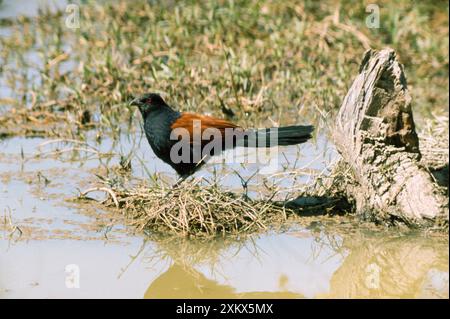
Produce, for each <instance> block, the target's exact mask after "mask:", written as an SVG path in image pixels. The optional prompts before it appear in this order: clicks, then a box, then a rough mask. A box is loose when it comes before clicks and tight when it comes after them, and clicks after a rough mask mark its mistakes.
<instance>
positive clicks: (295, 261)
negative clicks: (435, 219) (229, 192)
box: [144, 230, 449, 298]
mask: <svg viewBox="0 0 450 319" xmlns="http://www.w3.org/2000/svg"><path fill="white" fill-rule="evenodd" d="M355 233H356V234H355ZM336 236H337V237H340V238H341V239H340V240H339V239H336V238H335V237H336ZM289 237H292V238H294V239H293V240H294V243H295V245H292V238H291V239H289ZM276 238H277V239H276V240H273V241H272V242H271V240H270V237H268V236H261V237H260V238H258V239H257V240H256V241H255V242H252V245H251V247H252V248H251V249H255V250H254V251H253V252H252V253H251V254H247V253H246V251H248V247H246V244H245V243H244V244H242V243H241V244H240V245H239V246H238V248H237V247H236V245H235V244H231V243H230V244H229V246H227V245H226V244H224V243H222V246H221V247H220V244H217V243H216V244H213V241H212V242H209V243H207V244H205V243H202V244H200V243H193V242H191V243H189V242H188V241H183V243H180V242H178V243H172V244H173V245H167V243H166V244H163V245H160V246H158V247H159V248H158V250H159V252H160V255H159V256H160V257H161V256H162V255H164V252H165V254H166V257H167V258H170V259H171V260H172V261H173V260H175V262H173V263H172V265H171V266H170V267H169V268H168V269H167V270H166V271H165V272H163V273H162V274H161V275H160V276H159V277H158V278H156V279H155V280H153V281H152V282H151V283H150V285H149V287H148V289H147V291H146V292H145V295H144V297H145V298H303V297H318V298H424V297H425V298H448V295H449V293H448V271H449V270H448V241H447V240H446V239H441V238H436V237H435V238H426V237H423V234H422V235H420V234H417V235H415V236H411V235H406V236H402V237H393V234H391V235H389V234H386V233H384V234H382V235H381V236H380V235H376V234H367V233H366V234H362V233H360V232H359V231H357V230H356V231H354V234H352V235H351V236H349V235H347V234H344V235H342V234H340V235H335V236H330V235H326V234H324V233H323V232H322V233H320V234H317V237H311V234H310V236H309V237H308V236H305V235H303V236H300V237H299V236H298V235H297V233H295V237H293V236H288V235H286V236H285V235H278V236H277V237H276ZM268 239H269V240H268ZM311 239H312V241H311ZM305 242H308V245H310V246H309V249H308V250H307V251H306V252H305V248H306V247H308V245H307V246H305V245H304V243H305ZM255 243H256V245H255ZM336 243H340V245H336ZM175 247H178V249H174V248H175ZM164 249H165V251H164V252H163V250H164ZM330 249H335V250H336V253H337V255H334V256H333V255H332V254H330V251H329V250H330ZM280 250H281V254H279V253H280ZM343 251H345V253H343ZM229 253H231V255H232V256H234V257H233V262H232V264H233V267H229V263H230V259H229V255H228V254H229ZM305 253H306V254H309V258H304V257H305ZM287 254H289V256H288V255H287ZM152 255H153V256H154V251H153V252H152ZM227 256H228V257H227ZM336 256H339V257H342V258H338V259H336V258H335V257H336ZM209 257H211V259H209ZM255 260H258V261H257V262H255ZM336 260H340V262H339V264H338V265H337V267H335V264H336ZM205 263H206V264H207V263H209V265H208V267H212V269H213V270H209V271H208V269H207V268H208V267H206V268H205V267H204V265H205ZM218 274H220V275H218ZM252 274H258V275H257V276H258V279H257V280H258V284H257V285H255V284H254V283H252V282H251V280H249V279H250V278H251V277H252ZM306 277H312V278H313V280H310V281H308V280H305V278H306ZM319 277H321V279H317V278H319ZM315 280H318V281H320V280H325V281H326V282H327V283H328V284H329V285H328V286H326V285H325V286H323V285H322V286H320V288H319V289H317V286H315V284H317V282H315ZM275 282H277V285H274V283H275Z"/></svg>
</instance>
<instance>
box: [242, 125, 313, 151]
mask: <svg viewBox="0 0 450 319" xmlns="http://www.w3.org/2000/svg"><path fill="white" fill-rule="evenodd" d="M313 131H314V126H312V125H292V126H285V127H272V128H266V129H261V130H249V131H246V136H245V137H244V138H243V139H241V141H239V142H238V145H239V146H244V147H273V146H278V145H279V146H287V145H296V144H301V143H304V142H306V141H307V140H309V139H310V138H311V137H312V135H311V133H312V132H313Z"/></svg>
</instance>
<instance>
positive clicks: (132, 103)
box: [129, 97, 141, 106]
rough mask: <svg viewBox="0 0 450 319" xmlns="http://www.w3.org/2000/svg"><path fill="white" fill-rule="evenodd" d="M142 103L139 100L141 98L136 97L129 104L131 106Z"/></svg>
mask: <svg viewBox="0 0 450 319" xmlns="http://www.w3.org/2000/svg"><path fill="white" fill-rule="evenodd" d="M140 104H141V103H140V101H139V98H138V97H137V98H134V99H133V100H131V101H130V103H129V105H131V106H139V105H140Z"/></svg>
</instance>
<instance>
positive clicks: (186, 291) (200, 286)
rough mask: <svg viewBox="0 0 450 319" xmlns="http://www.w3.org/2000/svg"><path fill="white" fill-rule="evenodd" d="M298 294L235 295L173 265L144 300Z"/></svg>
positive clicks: (290, 295) (287, 294)
mask: <svg viewBox="0 0 450 319" xmlns="http://www.w3.org/2000/svg"><path fill="white" fill-rule="evenodd" d="M302 297H303V296H302V295H301V294H298V293H293V292H288V291H275V292H267V291H263V292H244V293H236V291H235V289H234V288H233V287H231V286H227V285H222V284H219V283H217V282H216V281H214V280H211V279H208V278H206V277H205V276H204V275H203V274H201V273H200V272H198V271H196V270H194V269H185V268H184V267H183V266H180V265H177V264H173V265H172V266H170V267H169V269H168V270H167V271H166V272H165V273H163V274H162V275H161V276H159V277H158V278H156V279H155V280H154V281H153V282H152V283H151V284H150V286H149V287H148V289H147V291H146V292H145V295H144V298H148V299H156V298H174V299H176V298H192V299H198V298H210V299H218V298H226V299H232V298H302Z"/></svg>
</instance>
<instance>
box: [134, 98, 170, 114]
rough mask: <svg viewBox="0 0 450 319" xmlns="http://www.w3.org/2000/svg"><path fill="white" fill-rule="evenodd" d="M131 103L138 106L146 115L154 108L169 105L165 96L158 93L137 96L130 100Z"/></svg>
mask: <svg viewBox="0 0 450 319" xmlns="http://www.w3.org/2000/svg"><path fill="white" fill-rule="evenodd" d="M130 105H135V106H137V107H138V108H139V111H141V113H142V116H144V117H145V116H146V115H147V114H148V113H149V112H151V111H153V110H158V109H160V108H163V107H167V106H168V105H167V104H166V102H164V100H163V98H162V97H161V96H160V95H159V94H156V93H146V94H144V95H142V96H141V97H138V98H135V99H134V100H132V101H131V102H130Z"/></svg>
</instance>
